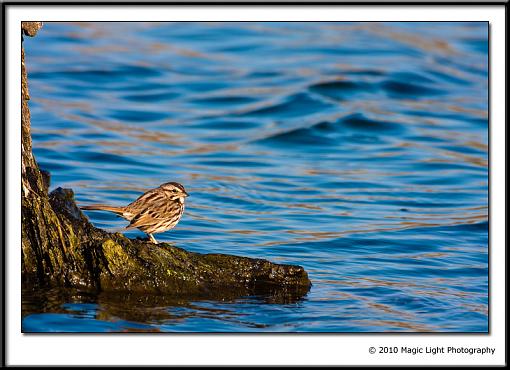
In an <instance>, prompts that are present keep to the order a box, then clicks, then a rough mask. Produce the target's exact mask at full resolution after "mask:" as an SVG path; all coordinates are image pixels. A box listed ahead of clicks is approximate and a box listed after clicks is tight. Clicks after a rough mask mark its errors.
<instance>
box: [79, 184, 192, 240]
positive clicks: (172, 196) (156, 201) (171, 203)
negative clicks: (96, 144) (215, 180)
mask: <svg viewBox="0 0 510 370" xmlns="http://www.w3.org/2000/svg"><path fill="white" fill-rule="evenodd" d="M187 196H188V193H186V190H184V186H182V185H181V184H179V183H178V182H167V183H164V184H161V185H160V186H159V187H158V188H156V189H152V190H149V191H147V192H146V193H144V194H142V195H141V196H140V197H139V198H138V199H136V200H135V201H134V202H132V203H130V204H128V205H127V206H125V207H114V206H107V205H103V204H94V205H90V206H82V207H80V208H81V209H84V210H89V211H92V210H94V211H109V212H113V213H115V214H117V215H119V216H120V217H122V218H125V219H126V220H128V221H130V222H129V225H127V226H126V229H132V228H135V227H136V228H138V229H140V230H142V231H143V232H145V233H147V235H149V238H150V239H151V241H152V242H153V243H154V244H158V242H157V241H156V239H155V238H154V236H153V235H152V234H156V233H162V232H164V231H167V230H170V229H173V228H174V227H175V225H177V223H178V222H179V220H180V219H181V216H182V213H183V212H184V198H186V197H187Z"/></svg>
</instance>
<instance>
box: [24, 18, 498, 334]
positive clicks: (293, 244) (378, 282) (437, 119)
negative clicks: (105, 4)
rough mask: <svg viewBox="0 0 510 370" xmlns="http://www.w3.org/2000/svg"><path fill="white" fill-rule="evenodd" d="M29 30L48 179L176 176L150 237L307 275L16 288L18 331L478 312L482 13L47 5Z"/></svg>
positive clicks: (127, 189) (108, 217)
mask: <svg viewBox="0 0 510 370" xmlns="http://www.w3.org/2000/svg"><path fill="white" fill-rule="evenodd" d="M24 45H25V49H26V57H27V67H28V72H29V82H30V86H29V87H30V93H31V96H32V100H31V101H30V108H31V112H32V129H33V140H34V153H35V155H36V158H37V160H38V162H39V164H40V166H41V167H42V168H43V169H46V170H49V171H50V172H51V174H52V185H51V187H52V188H55V187H57V186H61V187H66V188H72V189H73V190H74V191H75V194H76V199H77V202H78V203H79V204H91V203H110V204H114V205H125V204H127V203H129V202H131V201H132V200H133V199H135V198H136V197H137V196H139V195H140V194H141V193H142V192H143V191H145V190H147V189H150V188H152V187H156V186H158V185H159V184H161V183H163V182H167V181H178V182H181V183H183V184H184V185H185V186H186V188H187V190H188V192H189V193H190V194H191V196H190V198H188V200H189V201H188V203H187V209H186V213H185V215H184V217H183V219H182V220H181V222H180V223H179V225H178V226H177V228H176V229H174V230H173V231H170V232H167V233H163V234H159V235H158V240H159V239H161V240H165V241H171V242H172V243H174V244H175V245H176V246H179V247H182V248H185V249H187V250H190V251H195V252H201V253H209V252H212V253H229V254H236V255H243V256H249V257H257V258H266V259H269V260H271V261H274V262H279V263H291V264H299V265H302V266H304V267H305V269H306V270H307V271H308V273H309V276H310V278H311V280H312V282H313V287H312V288H311V290H310V292H309V293H308V294H307V295H306V296H305V297H303V298H302V299H301V300H299V301H297V302H292V303H285V304H282V303H279V302H271V301H267V300H266V299H264V298H263V297H242V298H238V299H232V300H224V301H220V302H218V301H200V300H196V301H179V300H176V299H173V300H172V298H171V297H165V298H162V297H159V298H161V299H164V301H163V303H162V301H161V300H157V299H156V301H154V299H155V298H154V297H152V298H149V297H128V298H126V297H122V299H120V298H118V297H117V298H115V297H112V296H107V295H104V294H101V295H99V296H94V295H90V294H88V293H84V292H79V291H65V292H56V291H46V292H25V293H24V295H23V308H24V310H23V312H24V317H23V330H24V331H85V332H96V331H99V332H102V331H186V332H202V331H226V332H231V331H236V332H239V331H241V332H249V331H257V332H260V331H269V332H280V331H291V332H301V331H316V332H326V331H333V332H397V331H405V332H414V331H427V332H446V331H454V332H487V331H488V227H489V224H488V64H487V63H488V29H487V24H486V23H69V24H58V23H46V24H45V25H44V27H43V29H42V30H41V31H40V32H39V34H38V35H37V37H36V38H35V39H30V38H25V42H24ZM87 215H88V216H89V218H90V219H91V221H92V222H93V223H94V225H96V226H97V227H100V228H103V229H106V230H109V231H123V232H124V226H125V225H126V222H125V221H123V220H122V219H119V218H117V217H115V216H114V215H112V214H109V213H105V212H89V213H87ZM126 235H128V236H129V237H137V236H143V234H142V233H141V232H139V231H137V230H135V231H129V232H126Z"/></svg>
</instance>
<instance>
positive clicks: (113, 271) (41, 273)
mask: <svg viewBox="0 0 510 370" xmlns="http://www.w3.org/2000/svg"><path fill="white" fill-rule="evenodd" d="M41 27H42V23H41V22H23V23H22V32H23V34H24V35H26V36H32V37H33V36H35V35H36V33H37V31H38V30H39V29H40V28H41ZM22 38H23V35H22ZM21 58H22V189H21V191H22V278H23V284H24V287H25V288H26V287H33V286H45V287H48V286H49V287H67V288H78V289H85V290H87V289H88V290H94V291H103V292H115V293H122V292H125V293H126V294H138V293H142V294H156V295H165V296H168V297H175V296H186V297H198V296H200V297H211V298H214V299H225V298H226V297H227V298H229V299H230V298H233V297H238V296H243V295H251V294H269V295H270V296H272V297H273V298H275V299H276V300H277V301H288V299H289V298H290V299H292V300H294V299H297V298H300V297H302V296H303V295H305V294H306V293H307V292H308V290H309V288H310V286H311V283H310V280H309V279H308V275H307V273H306V271H305V270H304V269H303V268H302V267H301V266H294V265H283V264H275V263H271V262H269V261H267V260H263V259H253V258H245V257H238V256H232V255H225V254H200V253H192V252H187V251H185V250H184V249H181V248H177V247H175V246H172V245H170V244H166V243H161V244H158V245H157V246H156V245H154V244H152V243H150V242H147V241H144V240H138V239H137V240H132V239H128V238H126V237H125V236H123V235H122V234H119V233H108V232H106V231H104V230H101V229H98V228H96V227H94V226H93V225H92V224H91V223H90V222H89V221H88V219H87V218H86V217H85V216H84V214H83V213H82V212H81V211H80V209H79V208H78V207H77V206H76V203H75V201H74V194H73V191H72V190H70V189H62V188H57V189H56V190H54V191H52V192H51V193H49V194H48V189H49V184H50V175H49V173H46V172H44V171H41V170H40V169H39V167H38V165H37V162H36V160H35V158H34V156H33V154H32V139H31V134H30V111H29V107H28V100H29V99H30V96H29V91H28V81H27V73H26V70H25V56H24V50H23V48H22V54H21Z"/></svg>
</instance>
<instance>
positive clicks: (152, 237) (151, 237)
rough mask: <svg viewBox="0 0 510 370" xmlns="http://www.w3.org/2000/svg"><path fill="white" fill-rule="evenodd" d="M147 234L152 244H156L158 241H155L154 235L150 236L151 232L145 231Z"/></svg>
mask: <svg viewBox="0 0 510 370" xmlns="http://www.w3.org/2000/svg"><path fill="white" fill-rule="evenodd" d="M147 235H149V239H150V240H151V242H153V243H154V244H158V242H157V241H156V238H155V237H154V236H152V234H151V233H147Z"/></svg>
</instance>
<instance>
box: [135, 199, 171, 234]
mask: <svg viewBox="0 0 510 370" xmlns="http://www.w3.org/2000/svg"><path fill="white" fill-rule="evenodd" d="M167 202H168V201H167V200H166V199H165V198H160V199H155V200H152V201H151V202H150V203H146V204H145V205H144V207H138V209H137V211H138V213H136V214H135V215H134V217H133V218H132V219H131V222H130V223H129V225H127V226H126V229H131V228H134V227H136V228H139V229H142V230H143V228H144V226H150V225H154V224H155V223H157V221H158V220H161V219H164V218H166V217H167V216H166V215H165V213H164V210H165V208H166V207H165V203H167Z"/></svg>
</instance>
